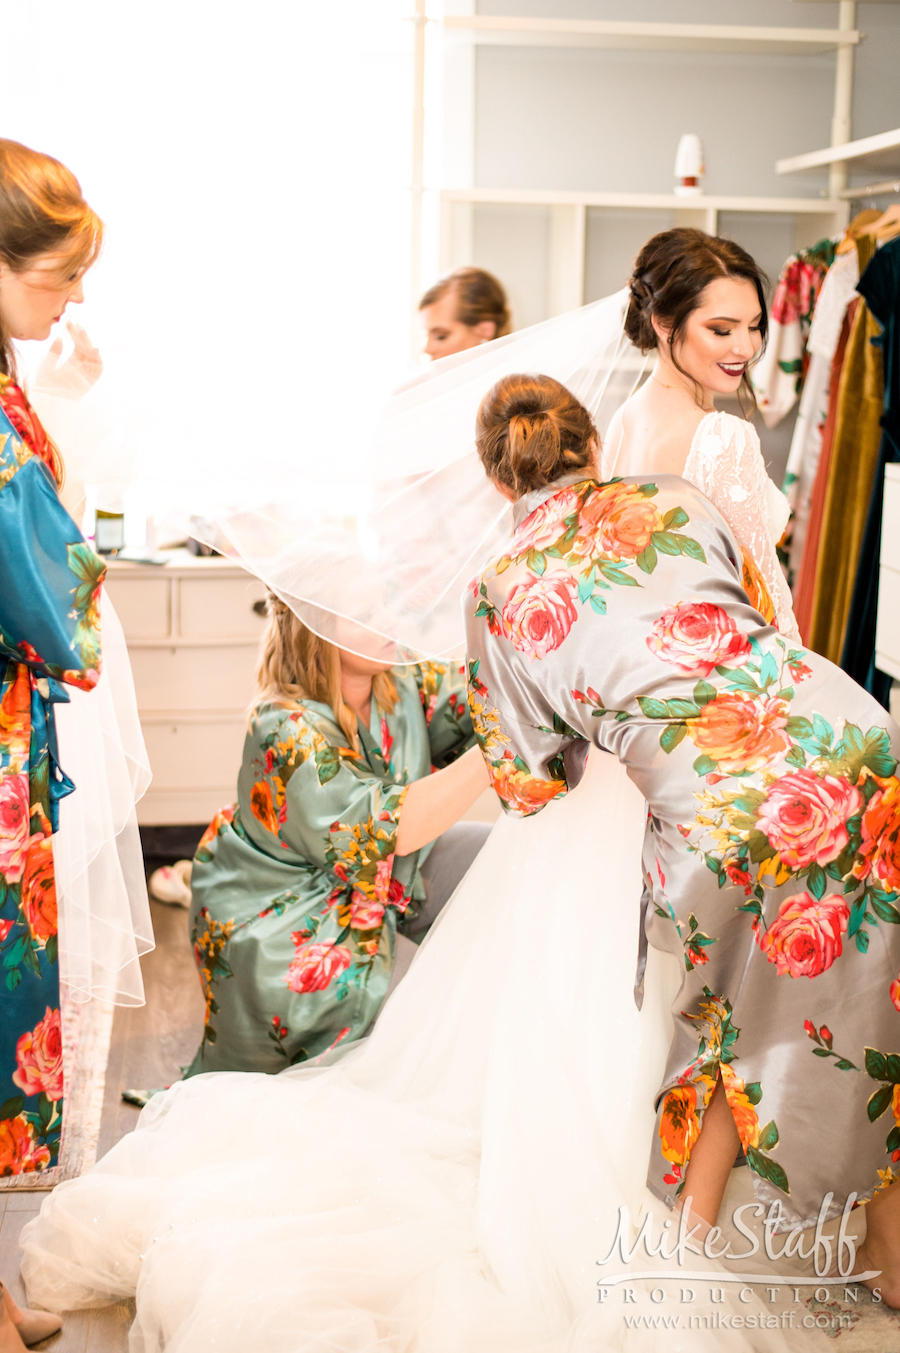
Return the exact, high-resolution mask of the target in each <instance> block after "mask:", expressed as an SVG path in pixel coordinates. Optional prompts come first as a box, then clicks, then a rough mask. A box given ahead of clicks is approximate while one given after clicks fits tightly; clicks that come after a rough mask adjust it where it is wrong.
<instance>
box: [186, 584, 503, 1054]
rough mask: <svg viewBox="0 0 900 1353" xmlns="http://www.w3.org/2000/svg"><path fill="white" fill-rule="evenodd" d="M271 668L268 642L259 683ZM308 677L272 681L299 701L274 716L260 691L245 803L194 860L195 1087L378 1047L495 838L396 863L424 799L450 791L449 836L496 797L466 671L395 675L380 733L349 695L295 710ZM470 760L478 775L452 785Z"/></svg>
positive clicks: (222, 818) (300, 635)
mask: <svg viewBox="0 0 900 1353" xmlns="http://www.w3.org/2000/svg"><path fill="white" fill-rule="evenodd" d="M270 609H272V610H273V612H274V613H273V615H272V619H271V621H270V636H269V639H270V640H271V638H272V634H273V632H276V631H277V628H278V626H279V625H280V626H282V627H285V626H286V634H285V639H286V641H287V643H286V645H285V646H289V645H293V646H294V647H297V646H298V645H302V644H308V643H309V642H310V637H311V636H310V632H309V631H308V630H306V629H305V627H304V626H302V625H301V623H300V622H299V621H298V620H297V619H296V618H295V617H294V616H293V615H292V614H291V613H290V612H288V611H287V608H286V607H284V606H282V605H281V604H280V603H274V604H273V603H272V602H270ZM312 641H313V642H317V643H318V649H319V652H320V653H323V652H324V653H325V654H326V656H327V657H329V658H330V660H333V661H339V659H338V658H337V650H336V649H334V648H333V647H332V646H331V645H326V644H325V643H324V641H315V639H314V637H313V640H312ZM267 652H268V653H269V655H270V654H271V648H270V646H269V641H264V657H263V666H265V664H266V661H267V656H266V654H267ZM281 661H283V658H282V659H281ZM288 661H289V662H290V661H291V659H290V658H289V659H288ZM312 666H314V664H313V663H307V664H306V668H307V670H306V672H305V674H304V677H303V679H302V680H298V675H297V674H293V676H292V679H291V680H290V681H286V680H285V679H284V678H283V677H282V678H281V679H280V681H276V683H275V684H276V687H277V686H278V685H281V686H282V687H283V688H285V694H286V695H287V696H288V697H290V696H291V695H293V697H294V698H293V699H290V698H288V699H286V700H285V699H282V700H280V701H277V702H276V701H274V700H268V699H266V698H265V687H266V686H268V687H269V694H272V690H271V687H272V682H271V680H269V681H266V680H261V685H262V686H263V688H264V691H263V698H262V699H261V700H260V702H259V704H258V705H257V707H256V708H255V709H254V712H253V716H252V718H251V722H250V730H249V732H248V735H247V740H246V743H245V747H244V757H243V764H242V766H241V771H240V775H239V777H238V801H237V803H236V804H234V805H233V806H232V807H228V808H225V809H223V810H222V811H221V812H220V813H219V814H217V816H216V817H215V819H214V820H213V822H212V823H211V824H210V826H209V829H208V830H207V832H206V834H205V836H204V837H203V840H202V841H201V843H200V845H199V847H198V850H197V854H196V856H195V860H194V868H193V874H192V879H191V890H192V895H193V900H192V905H191V923H192V941H193V945H194V953H195V957H196V960H197V966H198V968H199V972H200V981H201V985H202V987H203V993H204V996H205V998H206V1024H205V1028H204V1032H203V1040H202V1042H201V1044H200V1047H199V1049H198V1051H197V1054H196V1056H195V1057H194V1060H193V1062H192V1063H191V1066H190V1067H189V1069H188V1071H187V1073H186V1074H187V1075H196V1074H197V1073H199V1072H203V1071H271V1072H277V1071H281V1070H283V1069H284V1067H286V1066H290V1065H292V1064H293V1063H296V1062H302V1061H305V1060H307V1059H308V1058H310V1057H315V1056H317V1055H318V1054H320V1053H322V1052H325V1051H326V1050H328V1049H329V1048H331V1047H334V1046H335V1045H336V1044H338V1043H344V1042H346V1041H349V1040H351V1039H354V1038H358V1037H360V1036H361V1035H362V1034H364V1033H365V1032H366V1030H367V1029H368V1028H369V1026H370V1025H371V1023H372V1021H373V1020H374V1019H375V1017H376V1015H377V1014H378V1011H379V1010H380V1008H381V1005H382V1003H383V1001H384V998H385V996H386V994H387V992H388V989H389V985H390V984H391V979H392V973H393V972H394V968H395V963H396V964H397V967H398V969H400V968H405V966H406V965H408V962H409V957H410V955H411V953H412V952H414V951H413V950H412V947H411V945H410V940H412V941H413V942H414V943H417V942H418V941H419V940H420V939H421V937H422V936H423V935H424V933H425V931H426V930H427V928H428V925H429V924H430V922H431V921H432V920H433V919H434V916H435V915H436V913H437V910H438V909H439V908H440V906H441V905H442V904H443V903H444V902H445V901H446V900H447V898H448V897H449V896H450V893H451V892H452V890H453V887H454V886H455V884H456V883H457V882H458V880H459V879H460V878H461V877H462V875H463V874H464V873H465V871H466V869H467V868H468V866H469V864H470V863H471V860H472V859H473V858H474V856H475V854H477V851H478V850H479V849H480V847H481V845H482V844H483V842H484V840H485V837H486V835H487V831H488V828H487V827H486V826H485V825H484V824H481V823H458V824H456V825H454V826H449V830H447V831H446V832H445V833H444V834H443V835H441V836H440V837H439V839H438V840H436V841H429V843H428V844H426V845H424V846H423V848H422V849H419V850H414V851H412V852H409V853H406V854H400V853H398V850H397V837H398V830H399V825H400V818H401V812H402V810H403V806H404V801H405V799H406V797H407V794H408V792H409V789H410V786H411V785H412V784H413V783H414V782H416V781H422V780H424V779H425V778H426V777H430V776H431V772H432V770H436V771H441V770H442V769H444V770H445V773H452V774H453V776H454V779H455V785H456V787H455V788H453V789H452V793H451V799H452V804H451V809H450V820H451V821H453V820H454V819H455V817H458V816H460V815H461V814H462V813H463V812H464V811H465V809H466V808H467V807H468V806H469V803H470V802H471V801H472V800H473V799H474V797H476V796H477V793H478V792H479V790H480V787H481V786H482V785H483V786H485V787H486V785H487V779H486V777H484V776H483V772H482V768H481V767H480V765H479V761H478V756H477V750H476V749H475V748H474V746H473V743H474V734H473V731H472V723H471V718H470V715H469V711H468V707H467V704H466V695H465V686H466V682H465V667H464V666H462V665H460V664H459V663H437V662H428V663H421V664H418V665H414V666H409V667H397V668H394V669H393V670H392V671H391V672H390V679H389V680H388V681H385V679H384V677H383V676H382V677H380V678H379V677H376V678H375V680H374V681H372V683H371V684H372V693H371V708H370V712H369V717H368V718H367V719H363V718H359V719H358V720H357V719H356V716H355V715H354V714H353V713H352V711H350V722H349V723H348V707H347V705H345V704H344V705H343V708H342V710H341V711H339V712H336V710H335V708H334V702H335V701H337V700H340V696H339V695H335V696H333V698H332V700H331V701H329V700H327V699H324V698H322V699H309V698H306V697H302V696H299V697H298V687H299V686H303V687H304V688H305V689H309V688H310V686H311V685H312V684H313V680H312V677H311V675H310V671H309V669H310V668H311V667H312ZM262 670H263V668H262V667H261V673H262ZM385 671H387V667H386V664H385ZM315 693H316V694H318V695H321V696H325V695H326V691H324V690H320V691H316V692H315ZM354 724H355V727H354V726H353V725H354ZM354 733H355V734H356V736H355V737H352V736H351V735H352V734H354ZM351 742H355V744H356V745H355V746H353V745H350V744H351ZM467 747H472V754H471V755H470V756H469V757H468V758H463V759H464V760H466V761H467V765H465V766H462V765H459V764H457V765H454V766H453V767H452V768H450V763H453V762H456V760H457V758H460V754H461V753H464V752H465V750H466V748H467ZM447 768H450V770H449V771H448V770H447ZM476 777H477V778H476ZM431 778H432V783H433V785H434V789H435V791H437V792H438V793H440V790H441V786H440V784H439V783H438V780H439V776H434V777H431ZM473 784H474V792H472V786H473ZM434 834H435V835H436V836H437V835H438V833H437V832H435V833H434ZM427 835H428V833H427V832H426V836H427ZM398 947H399V948H400V949H401V950H404V949H405V953H404V955H403V959H402V960H401V961H399V962H398V960H397V950H398Z"/></svg>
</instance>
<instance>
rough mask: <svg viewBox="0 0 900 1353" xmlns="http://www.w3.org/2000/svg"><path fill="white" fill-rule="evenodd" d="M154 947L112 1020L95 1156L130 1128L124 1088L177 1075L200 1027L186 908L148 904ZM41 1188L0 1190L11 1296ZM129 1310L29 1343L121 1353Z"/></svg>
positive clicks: (79, 1321) (84, 1316) (88, 1315)
mask: <svg viewBox="0 0 900 1353" xmlns="http://www.w3.org/2000/svg"><path fill="white" fill-rule="evenodd" d="M150 905H151V907H152V909H153V928H154V934H155V935H156V949H155V950H154V951H153V953H151V954H147V956H146V957H145V958H144V959H143V962H142V965H141V966H142V968H143V972H144V987H145V991H146V996H147V1004H146V1005H144V1006H139V1007H135V1008H128V1007H124V1006H122V1007H119V1009H117V1011H116V1015H115V1019H114V1021H113V1032H112V1045H111V1047H110V1053H109V1064H108V1068H107V1073H106V1094H105V1098H104V1104H103V1119H102V1123H101V1127H100V1142H99V1146H98V1155H101V1156H102V1155H105V1154H106V1152H107V1151H108V1150H109V1149H110V1147H111V1146H113V1145H114V1144H115V1143H116V1142H117V1141H118V1140H119V1138H120V1137H124V1136H125V1134H126V1132H131V1131H132V1130H133V1129H134V1125H135V1123H136V1122H137V1119H138V1112H139V1110H138V1109H135V1108H132V1107H131V1106H130V1105H128V1104H123V1103H122V1102H121V1094H122V1091H123V1090H124V1089H149V1088H151V1087H156V1086H163V1085H170V1084H171V1083H172V1081H175V1080H178V1079H180V1076H181V1067H182V1066H184V1065H185V1064H186V1063H187V1062H189V1061H190V1060H191V1058H192V1057H193V1055H194V1053H195V1052H196V1050H197V1045H198V1043H199V1042H200V1034H201V1032H202V1029H203V998H202V996H201V994H200V984H199V982H198V981H197V970H196V968H195V966H194V959H193V955H192V954H191V947H190V941H189V937H188V924H187V912H186V911H185V910H184V909H183V908H181V907H166V906H163V905H162V904H161V903H158V902H152V903H151V904H150ZM45 1197H46V1193H45V1192H42V1191H40V1190H34V1191H33V1192H31V1191H28V1192H21V1193H18V1192H13V1193H5V1192H2V1191H0V1276H2V1278H3V1280H4V1281H5V1282H6V1283H7V1285H8V1286H9V1289H10V1291H11V1293H12V1295H13V1298H14V1299H15V1300H16V1301H19V1302H22V1301H24V1299H25V1298H24V1292H23V1290H22V1286H21V1283H20V1282H19V1232H20V1231H21V1229H22V1227H23V1226H24V1225H25V1223H26V1222H27V1221H29V1220H30V1219H31V1218H32V1217H33V1216H34V1215H35V1214H36V1213H37V1212H38V1211H39V1209H40V1206H41V1202H42V1201H43V1199H44V1198H45ZM133 1315H134V1311H133V1307H132V1305H131V1303H130V1302H125V1301H123V1302H119V1303H118V1304H117V1305H115V1306H105V1307H103V1308H101V1309H99V1310H94V1311H74V1312H72V1313H71V1314H70V1315H67V1316H66V1317H65V1323H64V1325H63V1328H62V1330H61V1332H60V1333H59V1334H57V1335H54V1336H53V1338H51V1339H47V1340H45V1341H44V1342H43V1343H41V1344H36V1345H35V1347H36V1348H39V1349H48V1350H52V1353H125V1350H126V1349H127V1347H128V1330H129V1327H130V1325H131V1321H132V1318H133Z"/></svg>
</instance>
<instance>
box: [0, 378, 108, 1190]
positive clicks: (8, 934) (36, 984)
mask: <svg viewBox="0 0 900 1353" xmlns="http://www.w3.org/2000/svg"><path fill="white" fill-rule="evenodd" d="M8 399H9V400H11V401H12V404H13V406H14V407H13V413H16V414H18V415H19V416H18V417H17V418H16V419H13V418H10V417H8V416H7V414H6V412H5V409H6V402H7V400H8ZM23 407H24V408H25V410H26V412H28V414H29V418H30V419H31V420H33V422H31V423H29V424H28V427H31V428H33V426H34V424H35V423H36V420H35V419H34V415H33V413H31V412H30V410H29V409H28V406H27V404H24V405H23V400H22V397H21V392H19V391H18V388H17V387H16V386H13V385H12V384H11V382H9V381H8V380H7V381H4V382H3V383H2V384H0V1174H7V1175H10V1174H21V1173H22V1172H23V1171H32V1170H42V1169H45V1168H46V1167H47V1166H49V1165H53V1164H55V1162H56V1159H57V1155H58V1152H59V1145H60V1135H61V1127H62V1113H63V1095H64V1085H63V1070H62V1036H61V1030H60V995H59V968H58V961H57V959H58V955H57V908H56V889H55V883H54V871H53V846H52V840H51V837H52V834H53V832H54V831H55V830H56V829H57V825H58V804H59V800H60V799H61V798H62V797H63V796H64V795H66V794H68V793H70V792H71V791H72V789H73V788H74V786H73V785H72V782H71V781H70V780H69V779H68V778H67V777H66V775H65V774H64V772H63V771H62V770H61V768H60V767H59V765H58V763H57V759H56V734H55V726H54V705H56V704H59V703H61V702H65V701H68V698H69V697H68V696H67V694H66V692H65V686H66V685H71V686H78V687H81V688H82V689H85V690H90V689H91V688H92V687H93V686H94V685H95V684H96V682H97V680H98V678H99V673H100V625H99V613H98V605H97V602H98V594H99V590H100V587H101V584H102V582H103V576H104V573H105V565H104V564H103V563H102V562H101V560H100V559H98V558H97V556H96V555H95V554H94V552H93V551H92V550H91V549H90V547H89V546H88V545H87V544H86V543H85V542H84V540H83V539H82V537H81V535H80V533H79V531H78V528H77V527H76V526H75V523H74V522H73V521H72V519H71V518H70V517H69V515H68V514H67V513H66V511H65V510H64V508H63V507H62V505H61V503H60V501H59V497H58V495H57V492H56V487H55V485H54V483H53V480H52V477H51V475H50V473H49V470H48V469H47V466H46V464H45V463H44V460H43V458H42V457H41V456H40V455H37V454H35V451H34V449H33V448H32V446H31V445H30V444H29V442H28V441H26V440H24V439H23V436H22V435H21V429H22V428H23V418H22V416H21V415H22V408H23ZM39 426H40V425H39V424H38V425H37V427H38V428H39ZM42 438H43V440H41V439H42ZM45 442H46V437H45V436H44V435H43V432H42V430H41V432H40V435H39V436H38V443H39V446H43V444H44V443H45Z"/></svg>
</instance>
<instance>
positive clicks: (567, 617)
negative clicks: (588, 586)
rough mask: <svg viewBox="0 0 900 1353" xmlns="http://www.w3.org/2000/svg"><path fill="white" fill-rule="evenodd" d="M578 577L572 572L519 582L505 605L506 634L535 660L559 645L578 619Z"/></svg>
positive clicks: (517, 646) (504, 622) (521, 651)
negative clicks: (576, 607) (576, 591)
mask: <svg viewBox="0 0 900 1353" xmlns="http://www.w3.org/2000/svg"><path fill="white" fill-rule="evenodd" d="M575 588H576V582H575V579H574V578H573V577H572V576H571V575H570V574H568V573H562V574H558V575H556V576H550V577H545V578H535V577H531V578H529V580H528V581H527V582H524V583H519V585H518V587H516V588H514V589H513V591H512V592H511V593H510V595H509V597H508V598H507V602H506V605H505V606H504V607H503V627H504V633H505V635H506V637H507V638H508V639H509V640H510V641H511V642H512V644H513V645H514V647H515V648H517V649H518V650H519V652H520V653H527V654H528V658H529V660H530V661H531V662H534V660H535V658H545V657H546V656H547V654H548V653H551V652H552V651H553V649H555V648H559V646H560V644H561V643H562V641H563V640H564V639H565V637H566V635H567V634H568V633H569V630H570V629H571V628H572V626H573V624H574V623H575V621H576V620H577V619H578V612H577V611H576V609H575Z"/></svg>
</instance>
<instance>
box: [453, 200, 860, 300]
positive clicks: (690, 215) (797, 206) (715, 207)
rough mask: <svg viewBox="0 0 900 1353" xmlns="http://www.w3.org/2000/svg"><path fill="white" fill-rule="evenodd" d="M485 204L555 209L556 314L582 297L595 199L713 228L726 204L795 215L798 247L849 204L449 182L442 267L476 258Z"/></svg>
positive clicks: (830, 227) (551, 284) (552, 291)
mask: <svg viewBox="0 0 900 1353" xmlns="http://www.w3.org/2000/svg"><path fill="white" fill-rule="evenodd" d="M479 206H487V207H491V206H495V207H496V206H505V207H509V206H513V207H515V206H521V207H544V208H549V211H550V231H549V255H550V256H549V259H548V305H549V313H550V314H551V315H557V314H563V313H564V312H565V311H566V310H571V309H573V308H575V307H576V306H579V305H582V304H584V300H585V295H584V283H585V239H586V233H587V215H588V210H589V209H590V208H591V207H605V208H611V209H613V210H620V211H632V212H633V211H647V212H659V211H668V212H671V213H672V218H673V222H674V224H676V225H684V226H697V227H699V228H700V229H701V230H705V231H707V232H708V233H709V234H711V235H714V234H716V233H717V230H718V223H719V214H720V213H721V212H746V213H747V214H749V215H758V214H765V213H771V214H775V215H783V216H793V217H794V225H793V248H795V249H802V248H805V247H807V246H809V245H811V244H813V243H815V241H816V240H819V239H822V237H823V236H825V235H831V234H834V233H836V232H838V231H840V230H842V229H843V228H844V226H845V225H846V222H847V217H848V205H847V203H845V202H841V201H838V200H836V199H835V200H828V199H822V198H810V197H728V196H716V195H712V194H710V195H705V194H704V195H701V196H700V197H692V198H685V197H678V196H676V195H675V194H674V193H588V192H549V191H541V190H537V189H529V190H522V191H518V190H515V189H503V188H497V189H486V188H451V189H445V190H444V191H443V192H442V193H441V194H440V214H441V224H440V233H441V258H440V266H441V272H442V273H446V272H450V271H451V270H452V269H453V268H458V267H462V266H464V265H465V264H468V263H471V262H472V261H473V258H474V212H475V210H476V209H477V208H478V207H479Z"/></svg>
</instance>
